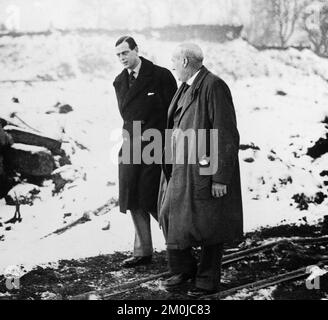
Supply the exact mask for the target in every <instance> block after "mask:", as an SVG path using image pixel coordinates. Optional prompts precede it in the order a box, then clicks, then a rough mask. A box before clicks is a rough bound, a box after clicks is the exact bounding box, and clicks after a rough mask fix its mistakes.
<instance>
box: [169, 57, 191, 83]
mask: <svg viewBox="0 0 328 320" xmlns="http://www.w3.org/2000/svg"><path fill="white" fill-rule="evenodd" d="M172 70H173V71H175V73H176V75H177V77H178V79H179V81H182V82H186V81H187V80H188V79H187V72H186V66H185V59H183V57H182V56H181V53H180V52H178V51H176V52H175V53H174V54H173V56H172Z"/></svg>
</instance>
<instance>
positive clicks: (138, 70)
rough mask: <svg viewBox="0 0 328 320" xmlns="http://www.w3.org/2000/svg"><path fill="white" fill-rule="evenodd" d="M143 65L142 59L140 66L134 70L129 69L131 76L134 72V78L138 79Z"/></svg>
mask: <svg viewBox="0 0 328 320" xmlns="http://www.w3.org/2000/svg"><path fill="white" fill-rule="evenodd" d="M141 63H142V61H141V59H140V62H139V64H138V65H137V66H136V67H135V68H134V69H133V70H130V69H128V72H129V74H130V73H131V72H132V71H134V77H135V78H136V79H137V78H138V75H139V72H140V68H141Z"/></svg>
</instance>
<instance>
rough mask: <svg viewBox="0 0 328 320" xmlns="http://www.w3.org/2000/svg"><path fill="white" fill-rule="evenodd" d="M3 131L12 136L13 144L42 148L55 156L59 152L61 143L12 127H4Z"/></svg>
mask: <svg viewBox="0 0 328 320" xmlns="http://www.w3.org/2000/svg"><path fill="white" fill-rule="evenodd" d="M4 130H5V131H6V132H7V133H9V134H10V135H11V136H12V138H13V139H14V142H15V143H21V144H27V145H31V146H38V147H44V148H47V149H49V150H50V151H51V152H52V153H53V154H55V155H58V154H60V152H61V141H58V140H55V139H52V138H50V137H47V136H44V135H41V134H38V133H36V132H32V131H29V130H25V129H21V128H18V127H13V126H6V127H5V128H4Z"/></svg>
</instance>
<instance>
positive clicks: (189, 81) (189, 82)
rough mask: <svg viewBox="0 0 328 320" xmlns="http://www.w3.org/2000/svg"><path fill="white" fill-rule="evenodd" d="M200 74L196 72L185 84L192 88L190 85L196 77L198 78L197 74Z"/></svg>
mask: <svg viewBox="0 0 328 320" xmlns="http://www.w3.org/2000/svg"><path fill="white" fill-rule="evenodd" d="M199 72H200V70H198V71H197V72H196V73H195V74H194V75H193V76H192V77H191V78H190V79H189V80H188V81H187V84H188V85H189V86H192V84H193V83H194V81H195V79H196V77H197V76H198V73H199Z"/></svg>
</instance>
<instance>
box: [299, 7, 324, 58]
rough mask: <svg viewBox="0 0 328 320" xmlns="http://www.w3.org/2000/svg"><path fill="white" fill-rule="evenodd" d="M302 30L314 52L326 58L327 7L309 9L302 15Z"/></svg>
mask: <svg viewBox="0 0 328 320" xmlns="http://www.w3.org/2000/svg"><path fill="white" fill-rule="evenodd" d="M303 29H304V30H305V31H306V33H307V35H308V38H309V41H310V42H311V44H312V46H313V49H314V51H315V52H316V53H317V54H318V55H320V56H328V5H327V4H325V3H324V2H323V3H322V5H321V6H316V7H310V8H309V10H307V11H306V12H305V13H304V15H303Z"/></svg>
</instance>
